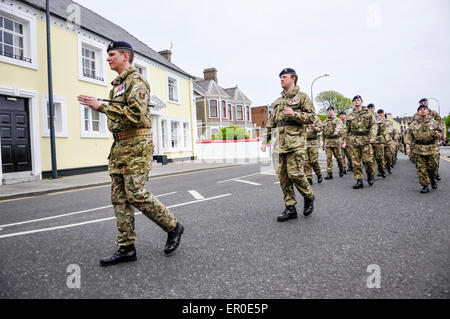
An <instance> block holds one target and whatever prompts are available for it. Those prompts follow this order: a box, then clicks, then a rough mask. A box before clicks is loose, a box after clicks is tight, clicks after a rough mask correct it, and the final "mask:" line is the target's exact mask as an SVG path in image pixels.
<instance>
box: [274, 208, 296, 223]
mask: <svg viewBox="0 0 450 319" xmlns="http://www.w3.org/2000/svg"><path fill="white" fill-rule="evenodd" d="M296 218H297V209H296V208H295V206H286V209H285V210H284V212H283V213H282V214H281V215H279V216H278V217H277V221H279V222H286V221H288V220H289V219H296Z"/></svg>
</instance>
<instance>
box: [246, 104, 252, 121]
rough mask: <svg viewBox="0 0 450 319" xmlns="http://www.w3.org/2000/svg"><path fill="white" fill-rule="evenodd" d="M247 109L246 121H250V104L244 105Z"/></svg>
mask: <svg viewBox="0 0 450 319" xmlns="http://www.w3.org/2000/svg"><path fill="white" fill-rule="evenodd" d="M245 108H246V109H247V121H249V122H251V120H252V119H251V118H250V106H246V107H245Z"/></svg>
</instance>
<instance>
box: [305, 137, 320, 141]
mask: <svg viewBox="0 0 450 319" xmlns="http://www.w3.org/2000/svg"><path fill="white" fill-rule="evenodd" d="M306 140H307V141H315V140H317V136H316V137H308V138H307V139H306Z"/></svg>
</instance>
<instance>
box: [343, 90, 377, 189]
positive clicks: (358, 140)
mask: <svg viewBox="0 0 450 319" xmlns="http://www.w3.org/2000/svg"><path fill="white" fill-rule="evenodd" d="M362 103H363V99H362V97H361V96H360V95H357V96H355V97H354V98H353V105H354V109H353V112H352V113H351V114H350V115H349V116H348V118H347V134H348V136H347V139H346V141H345V143H344V144H343V145H342V147H344V148H346V147H347V144H350V146H351V147H352V155H353V156H352V161H353V174H354V176H355V179H356V184H355V185H354V186H353V188H354V189H359V188H363V187H364V184H363V177H364V176H363V172H362V168H361V162H363V163H364V167H365V169H366V173H367V180H368V183H369V185H373V183H374V176H373V174H374V171H373V165H374V158H373V149H372V144H373V143H375V142H376V136H377V126H376V121H375V116H374V115H373V114H372V113H371V112H370V111H369V110H368V109H367V107H365V106H363V105H362Z"/></svg>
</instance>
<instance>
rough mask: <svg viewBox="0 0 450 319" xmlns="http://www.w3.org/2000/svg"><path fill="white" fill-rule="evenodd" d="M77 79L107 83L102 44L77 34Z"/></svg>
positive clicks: (104, 54)
mask: <svg viewBox="0 0 450 319" xmlns="http://www.w3.org/2000/svg"><path fill="white" fill-rule="evenodd" d="M78 45H79V47H78V50H79V51H78V52H79V57H78V58H79V60H78V63H79V66H78V68H79V79H80V80H82V81H86V82H91V83H95V84H100V85H105V86H106V85H107V83H106V80H105V77H106V59H105V58H104V57H105V56H106V51H105V48H104V45H103V44H100V43H97V42H96V41H95V40H93V39H87V38H83V37H81V36H78Z"/></svg>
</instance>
